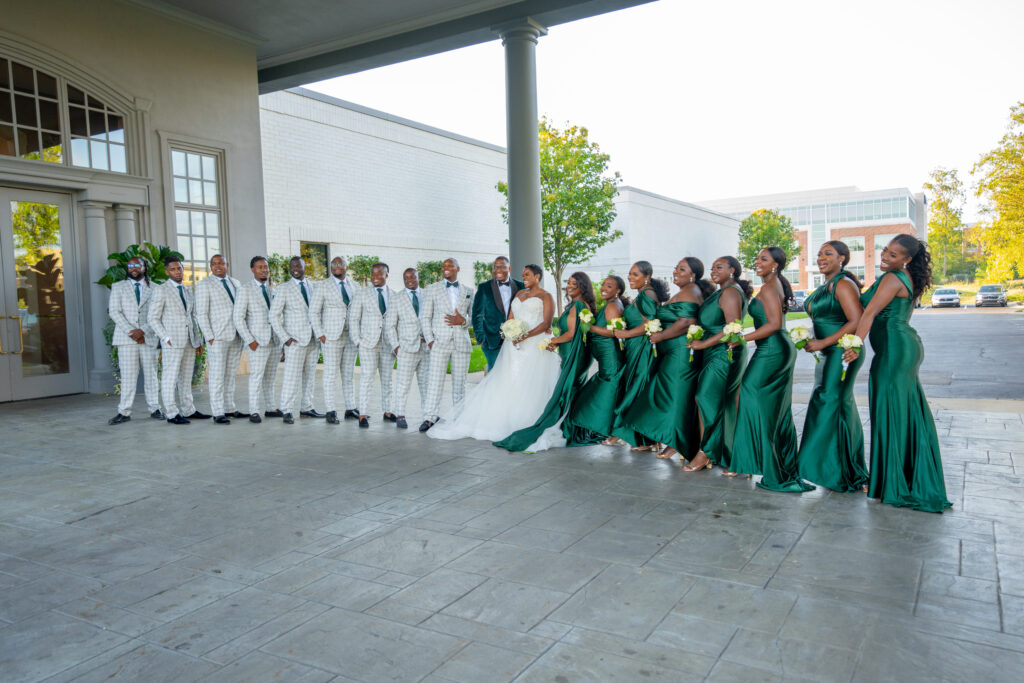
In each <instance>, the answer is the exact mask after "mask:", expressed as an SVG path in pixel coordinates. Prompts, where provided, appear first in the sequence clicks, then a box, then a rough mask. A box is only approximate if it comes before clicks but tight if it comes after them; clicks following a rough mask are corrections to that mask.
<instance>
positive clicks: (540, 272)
mask: <svg viewBox="0 0 1024 683" xmlns="http://www.w3.org/2000/svg"><path fill="white" fill-rule="evenodd" d="M523 268H524V269H525V270H528V271H530V272H531V273H533V274H534V275H536V276H537V277H538V278H540V279H541V280H543V279H544V269H543V268H541V267H540V266H538V265H537V264H536V263H527V264H526V265H525V266H523Z"/></svg>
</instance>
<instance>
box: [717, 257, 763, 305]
mask: <svg viewBox="0 0 1024 683" xmlns="http://www.w3.org/2000/svg"><path fill="white" fill-rule="evenodd" d="M719 258H720V259H721V260H722V261H725V262H726V263H727V264H729V267H730V268H732V279H733V280H735V281H736V284H737V285H739V288H740V289H742V290H743V294H744V296H746V297H747V298H748V299H749V298H750V297H752V296H754V289H753V288H752V287H751V286H750V283H749V282H747V281H746V280H744V279H743V278H741V277H740V276H741V275H743V266H741V265H740V262H739V261H737V260H736V257H735V256H720V257H719Z"/></svg>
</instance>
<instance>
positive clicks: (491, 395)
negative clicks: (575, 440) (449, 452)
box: [427, 264, 561, 441]
mask: <svg viewBox="0 0 1024 683" xmlns="http://www.w3.org/2000/svg"><path fill="white" fill-rule="evenodd" d="M543 274H544V271H543V270H542V269H541V267H540V266H537V265H532V264H531V265H528V266H526V268H524V269H523V285H524V289H522V290H520V291H519V292H517V293H516V296H515V298H514V299H513V300H512V307H511V311H510V312H509V316H508V317H509V319H510V320H511V319H512V318H518V319H519V320H522V321H523V322H525V323H526V326H527V327H528V328H529V330H530V331H529V332H527V334H526V337H525V338H523V339H519V340H517V341H516V342H514V343H513V342H512V341H510V340H508V339H506V340H505V341H503V342H502V344H501V350H500V351H499V352H498V358H497V360H496V361H495V363H494V368H493V369H492V370H491V371H490V372H489V373H487V376H486V377H484V378H483V380H481V382H480V383H479V384H478V385H477V386H476V387H475V388H474V389H473V390H472V391H470V392H469V394H468V395H467V396H466V399H465V401H464V402H463V403H462V405H457V406H455V407H454V408H453V409H452V412H451V414H450V415H448V416H445V417H443V418H441V420H440V421H439V422H438V423H437V424H436V425H434V427H433V428H431V430H430V431H429V432H427V436H429V437H431V438H433V439H462V438H466V437H469V438H473V439H481V440H483V441H500V440H501V439H504V438H505V437H506V436H508V435H509V434H511V433H512V432H515V431H517V430H519V429H522V428H524V427H529V426H530V425H532V424H533V423H534V422H535V421H536V420H537V418H539V417H540V415H541V413H542V412H543V411H544V407H545V405H546V404H547V402H548V399H549V398H550V397H551V394H552V392H553V391H554V389H555V384H556V383H557V382H558V373H559V366H560V363H561V361H560V359H559V356H558V354H557V353H551V352H550V351H546V350H543V349H541V348H539V344H540V343H541V342H546V341H547V340H549V339H551V333H550V330H551V319H552V318H553V317H554V314H555V301H554V299H553V298H552V297H551V295H550V294H549V293H548V292H546V291H544V289H542V288H541V286H540V283H541V278H542V277H543Z"/></svg>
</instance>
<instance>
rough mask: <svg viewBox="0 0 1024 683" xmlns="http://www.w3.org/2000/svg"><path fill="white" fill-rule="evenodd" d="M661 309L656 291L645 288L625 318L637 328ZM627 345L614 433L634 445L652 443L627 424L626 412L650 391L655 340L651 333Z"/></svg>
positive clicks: (626, 312)
mask: <svg viewBox="0 0 1024 683" xmlns="http://www.w3.org/2000/svg"><path fill="white" fill-rule="evenodd" d="M657 311H658V302H657V300H656V299H655V298H654V292H651V291H648V290H645V291H643V292H641V293H640V294H638V295H637V297H636V301H634V302H633V303H631V304H630V305H629V306H626V310H625V311H623V312H622V317H623V318H625V320H626V329H630V330H631V329H633V328H634V327H636V326H637V325H643V324H644V320H645V319H646V320H652V319H653V318H654V317H655V313H657ZM623 341H624V344H625V347H626V367H625V370H623V372H622V381H623V384H624V387H623V390H622V395H621V398H619V402H618V404H617V405H616V406H615V421H614V423H613V426H612V436H617V437H619V438H620V439H622V440H623V441H625V442H626V443H628V444H629V445H630V446H648V445H650V444H651V443H652V442H651V440H650V439H647V438H644V436H643V435H641V434H637V433H636V431H634V430H633V428H632V427H631V426H630V425H628V424H626V422H625V420H624V418H625V415H626V411H627V410H629V407H630V406H631V405H633V401H635V400H636V398H637V396H641V395H642V394H643V393H644V392H645V391H647V385H648V383H649V382H650V381H651V371H652V369H653V367H654V353H653V352H652V350H651V342H650V340H649V339H648V338H647V335H645V334H642V335H640V336H639V337H633V338H631V339H625V340H623Z"/></svg>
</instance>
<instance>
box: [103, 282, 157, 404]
mask: <svg viewBox="0 0 1024 683" xmlns="http://www.w3.org/2000/svg"><path fill="white" fill-rule="evenodd" d="M138 284H139V301H136V300H135V281H134V280H123V281H121V282H115V283H114V286H113V287H111V288H110V301H109V302H108V304H107V312H108V313H109V314H110V319H111V320H113V321H114V338H113V340H112V342H113V344H114V346H116V347H117V364H118V367H119V368H120V370H121V402H120V403H119V404H118V406H117V412H118V413H120V414H121V415H131V414H132V404H133V403H135V387H136V386H137V385H138V380H139V366H140V365H141V366H142V375H143V378H144V386H145V389H146V405H148V406H149V412H153V411H156V410H160V380H159V378H158V377H157V371H156V367H157V359H158V358H159V357H160V351H159V349H157V346H156V345H157V342H159V341H160V340H159V339H157V337H156V333H155V332H154V331H153V328H152V327H150V326H149V321H148V320H146V317H147V315H148V314H149V302H150V300H151V299H152V298H153V292H154V291H156V285H154V284H152V283H151V282H149V281H147V280H146V279H145V278H143V279H142V280H140V281H139V283H138ZM132 330H142V332H143V334H144V335H145V338H144V341H143V343H142V344H139V343H137V342H135V340H133V339H132V338H131V337H129V336H128V333H129V332H131V331H132Z"/></svg>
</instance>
